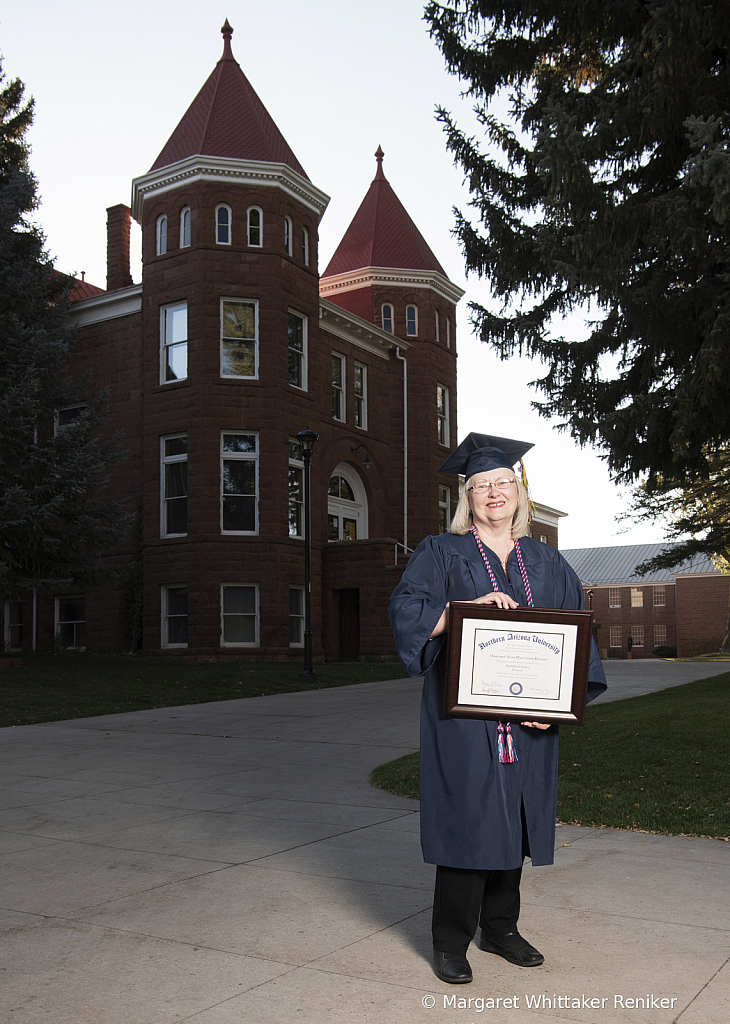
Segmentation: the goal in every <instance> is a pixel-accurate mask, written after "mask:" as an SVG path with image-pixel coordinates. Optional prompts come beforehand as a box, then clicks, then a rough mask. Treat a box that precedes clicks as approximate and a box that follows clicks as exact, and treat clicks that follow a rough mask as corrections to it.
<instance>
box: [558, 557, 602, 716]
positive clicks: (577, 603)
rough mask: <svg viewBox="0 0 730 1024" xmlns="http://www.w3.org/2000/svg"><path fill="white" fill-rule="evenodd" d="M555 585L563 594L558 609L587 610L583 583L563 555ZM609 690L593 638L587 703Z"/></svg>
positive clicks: (560, 558)
mask: <svg viewBox="0 0 730 1024" xmlns="http://www.w3.org/2000/svg"><path fill="white" fill-rule="evenodd" d="M555 583H556V590H557V592H558V593H561V592H562V603H561V604H560V605H558V606H557V607H559V608H575V609H577V610H578V611H582V610H583V609H584V608H585V598H584V595H583V587H582V586H581V582H580V580H579V579H578V577H577V576H576V574H575V572H574V571H573V569H571V567H570V566H569V565H568V563H567V562H566V560H565V559H564V558H563V556H562V555H558V560H557V567H556V578H555ZM607 688H608V684H607V683H606V674H605V672H604V671H603V665H602V664H601V657H600V655H599V653H598V648H597V647H596V641H595V639H594V638H593V637H591V660H590V664H589V666H588V689H587V696H586V699H587V702H588V703H590V702H591V701H592V700H595V699H596V697H600V695H601V694H602V693H603V692H604V690H606V689H607Z"/></svg>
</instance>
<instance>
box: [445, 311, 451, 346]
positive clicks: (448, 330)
mask: <svg viewBox="0 0 730 1024" xmlns="http://www.w3.org/2000/svg"><path fill="white" fill-rule="evenodd" d="M446 348H451V320H450V319H449V318H448V317H446Z"/></svg>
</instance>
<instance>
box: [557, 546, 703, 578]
mask: <svg viewBox="0 0 730 1024" xmlns="http://www.w3.org/2000/svg"><path fill="white" fill-rule="evenodd" d="M673 547H676V544H667V543H665V544H623V545H616V546H615V547H610V548H570V549H569V550H567V551H563V550H561V552H560V554H561V555H562V556H563V558H564V559H565V560H566V561H567V562H568V564H569V565H570V567H571V568H572V569H573V571H574V572H575V573H576V575H577V576H578V578H579V579H580V581H581V583H583V584H585V585H587V586H597V585H599V584H601V583H603V584H606V583H610V584H615V585H619V584H622V583H623V584H627V583H639V584H641V583H667V582H669V583H671V582H672V581H673V579H674V577H675V576H679V575H680V574H684V573H692V574H694V573H707V572H710V573H715V572H719V571H720V570H719V569H718V568H717V566H716V565H715V564H714V562H713V561H712V559H711V558H710V556H709V555H697V556H696V557H695V558H692V559H689V560H688V561H686V562H680V564H679V565H675V566H674V567H673V568H672V569H658V570H657V571H655V572H650V573H647V574H646V576H638V575H637V574H636V571H635V570H636V567H637V565H640V564H641V563H642V562H646V561H647V560H648V559H650V558H654V556H655V555H658V554H659V552H660V551H666V549H667V548H673Z"/></svg>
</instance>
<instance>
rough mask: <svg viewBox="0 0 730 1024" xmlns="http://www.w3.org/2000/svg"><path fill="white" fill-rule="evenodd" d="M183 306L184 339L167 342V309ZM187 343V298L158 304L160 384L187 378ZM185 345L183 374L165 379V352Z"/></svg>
mask: <svg viewBox="0 0 730 1024" xmlns="http://www.w3.org/2000/svg"><path fill="white" fill-rule="evenodd" d="M183 307H184V308H185V340H184V341H171V342H170V343H169V344H168V341H167V311H168V310H173V309H182V308H183ZM189 344H190V332H189V330H188V302H187V299H182V300H181V301H180V302H170V303H168V304H167V305H166V306H160V384H177V383H178V381H181V380H187V379H188V372H189V369H190V368H189V365H188V356H189V354H190V353H189V347H188V346H189ZM183 345H184V346H185V376H184V377H171V378H170V379H169V380H168V379H167V366H168V363H167V353H168V350H169V351H172V349H173V348H181V347H182V346H183Z"/></svg>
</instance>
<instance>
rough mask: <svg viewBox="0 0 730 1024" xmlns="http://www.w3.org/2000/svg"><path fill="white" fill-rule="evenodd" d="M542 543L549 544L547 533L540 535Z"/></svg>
mask: <svg viewBox="0 0 730 1024" xmlns="http://www.w3.org/2000/svg"><path fill="white" fill-rule="evenodd" d="M540 543H541V544H547V534H546V533H541V534H540Z"/></svg>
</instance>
